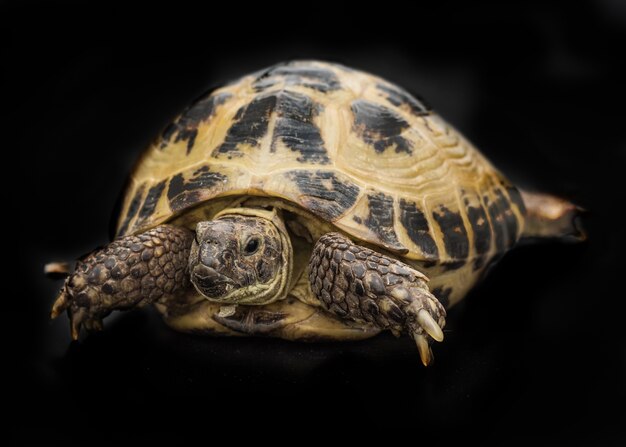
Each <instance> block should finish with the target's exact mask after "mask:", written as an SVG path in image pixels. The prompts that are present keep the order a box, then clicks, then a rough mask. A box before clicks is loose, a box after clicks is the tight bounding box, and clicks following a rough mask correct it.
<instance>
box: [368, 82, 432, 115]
mask: <svg viewBox="0 0 626 447" xmlns="http://www.w3.org/2000/svg"><path fill="white" fill-rule="evenodd" d="M376 88H377V89H378V90H380V91H381V92H382V93H383V95H384V96H385V98H387V101H389V102H390V103H391V104H393V105H394V106H396V107H399V108H402V107H407V108H408V109H409V110H410V111H411V113H412V114H414V115H417V116H422V115H428V114H429V111H430V107H429V106H428V105H427V104H426V103H425V101H424V100H423V99H422V98H415V97H414V96H413V95H411V94H410V93H409V92H407V91H406V90H403V89H401V88H400V87H397V86H395V85H391V84H376Z"/></svg>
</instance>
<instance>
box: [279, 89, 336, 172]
mask: <svg viewBox="0 0 626 447" xmlns="http://www.w3.org/2000/svg"><path fill="white" fill-rule="evenodd" d="M278 98H279V100H278V101H277V104H276V105H277V107H276V113H277V114H278V119H277V120H276V127H275V129H274V135H273V137H272V152H274V151H275V148H276V143H277V142H278V140H279V139H280V140H281V141H282V142H283V143H284V144H285V145H286V146H287V147H288V148H290V149H291V150H292V151H298V152H300V156H299V157H298V161H300V162H313V163H320V164H328V163H329V162H330V160H329V158H328V154H327V153H326V148H325V147H324V141H323V140H322V136H321V135H320V130H319V129H318V127H317V126H316V125H315V123H313V118H314V117H315V116H317V115H318V113H319V109H320V107H321V106H320V105H319V104H316V103H314V102H313V101H312V100H311V99H310V98H308V97H307V96H305V95H302V94H299V93H295V92H290V91H283V92H281V93H280V95H279V96H278Z"/></svg>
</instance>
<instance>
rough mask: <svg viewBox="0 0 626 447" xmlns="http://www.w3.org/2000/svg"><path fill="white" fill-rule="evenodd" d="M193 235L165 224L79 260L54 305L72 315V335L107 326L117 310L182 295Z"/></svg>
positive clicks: (54, 310) (56, 312) (56, 310)
mask: <svg viewBox="0 0 626 447" xmlns="http://www.w3.org/2000/svg"><path fill="white" fill-rule="evenodd" d="M192 241H193V233H192V232H191V231H189V230H187V229H185V228H180V227H174V226H171V225H161V226H159V227H156V228H154V229H152V230H148V231H146V232H145V233H142V234H140V235H138V236H126V237H123V238H121V239H118V240H116V241H113V242H111V243H110V244H108V245H107V246H106V247H104V248H102V249H100V250H96V251H94V252H92V253H91V254H89V255H88V256H86V257H85V258H83V259H81V260H79V261H78V262H77V264H76V269H75V271H74V273H73V274H72V275H71V276H69V277H68V278H67V279H66V281H65V284H64V286H63V289H62V290H61V293H60V294H59V297H58V298H57V300H56V302H55V303H54V306H53V308H52V317H53V318H55V317H57V316H58V315H59V314H61V313H62V312H63V311H64V310H67V312H68V315H69V317H70V325H71V332H72V338H73V339H75V340H76V339H78V336H79V335H80V330H81V328H82V327H84V328H85V329H87V330H101V329H102V318H104V317H106V316H107V315H108V314H110V313H111V312H112V311H113V310H123V309H130V308H134V307H141V306H144V305H146V304H149V303H156V302H163V301H166V300H167V299H170V298H174V297H176V296H177V295H178V294H179V293H180V292H182V291H184V290H186V289H187V288H189V273H188V269H187V264H188V260H189V251H190V247H191V242H192Z"/></svg>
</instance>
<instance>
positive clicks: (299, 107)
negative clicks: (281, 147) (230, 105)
mask: <svg viewBox="0 0 626 447" xmlns="http://www.w3.org/2000/svg"><path fill="white" fill-rule="evenodd" d="M320 107H321V106H320V105H319V104H317V103H315V102H313V101H312V100H311V99H310V98H308V97H307V96H305V95H302V94H299V93H296V92H291V91H288V90H282V91H280V92H276V93H270V94H267V95H264V96H260V97H258V98H256V99H255V100H253V101H252V102H251V103H250V104H249V105H248V106H244V107H242V108H241V109H239V111H238V112H237V115H236V116H235V123H234V124H233V125H232V126H231V128H230V129H229V130H228V132H227V135H226V139H225V141H224V143H222V145H221V146H219V147H218V148H217V149H216V150H215V151H214V153H213V155H215V154H216V153H217V154H220V153H222V154H228V155H229V156H231V157H232V156H241V155H242V153H241V152H240V151H239V145H241V144H249V145H251V146H253V147H257V146H258V145H259V142H260V140H261V139H262V138H263V137H264V136H265V135H266V134H267V131H268V126H269V121H270V118H271V116H272V114H273V113H274V112H276V115H277V119H276V126H275V128H274V135H273V136H272V145H271V150H272V151H275V150H276V144H277V142H278V140H279V139H280V141H282V142H283V143H284V144H285V146H287V147H288V148H289V149H291V150H292V151H294V152H299V153H300V156H299V157H298V161H300V162H314V163H318V164H327V163H329V162H330V160H329V158H328V155H327V153H326V148H325V147H324V141H323V140H322V136H321V135H320V130H319V129H318V127H317V126H316V125H315V123H314V122H313V119H314V117H315V116H317V114H318V113H319V108H320Z"/></svg>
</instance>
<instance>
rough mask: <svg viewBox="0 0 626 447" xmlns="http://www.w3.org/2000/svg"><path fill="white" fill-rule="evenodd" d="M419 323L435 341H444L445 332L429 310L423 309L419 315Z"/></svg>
mask: <svg viewBox="0 0 626 447" xmlns="http://www.w3.org/2000/svg"><path fill="white" fill-rule="evenodd" d="M417 322H418V323H419V324H420V326H422V328H424V330H425V331H426V333H427V334H428V335H430V336H431V337H432V338H433V339H434V340H436V341H443V331H442V330H441V328H440V327H439V325H438V324H437V322H436V321H435V320H434V319H433V317H431V316H430V314H429V313H428V311H427V310H425V309H421V310H420V311H419V312H418V313H417Z"/></svg>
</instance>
